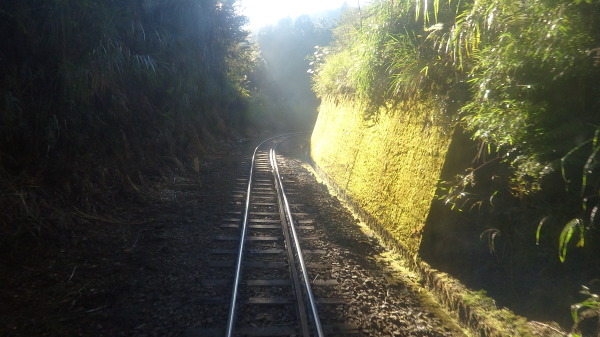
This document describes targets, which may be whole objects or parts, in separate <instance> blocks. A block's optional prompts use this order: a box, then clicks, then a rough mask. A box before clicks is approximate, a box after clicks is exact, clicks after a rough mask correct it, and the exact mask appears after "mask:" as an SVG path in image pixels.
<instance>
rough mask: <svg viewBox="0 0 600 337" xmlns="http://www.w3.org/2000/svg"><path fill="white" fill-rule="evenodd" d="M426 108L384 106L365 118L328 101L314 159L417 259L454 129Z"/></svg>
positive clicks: (314, 140)
mask: <svg viewBox="0 0 600 337" xmlns="http://www.w3.org/2000/svg"><path fill="white" fill-rule="evenodd" d="M436 115H439V108H436V107H435V106H433V105H427V104H424V103H411V105H410V109H409V108H407V106H406V105H405V106H397V107H387V108H382V109H381V110H380V111H379V113H378V114H377V118H374V119H373V118H372V119H368V120H366V119H365V118H364V116H365V111H363V109H362V108H361V106H360V105H359V104H358V103H357V102H351V101H346V102H339V101H338V102H334V101H332V100H323V102H322V103H321V106H320V108H319V116H318V119H317V122H316V125H315V128H314V130H313V133H312V137H311V156H312V158H313V160H314V162H315V164H316V166H317V168H318V170H319V171H321V173H322V174H324V175H326V176H327V177H328V178H329V180H330V182H331V183H332V184H333V185H335V187H336V188H337V189H339V190H340V191H341V192H342V193H344V194H345V197H346V198H348V199H349V200H350V201H351V202H352V203H354V204H355V205H356V206H357V208H359V209H360V210H361V212H362V213H364V214H363V215H364V216H363V217H366V218H368V219H372V221H371V222H373V223H371V224H370V225H371V226H373V225H375V226H376V227H377V226H378V228H377V229H378V230H379V232H380V233H379V234H380V235H383V236H384V237H386V238H388V239H389V240H391V241H393V243H394V244H395V245H399V246H400V248H402V249H403V250H404V251H405V253H407V254H408V255H409V256H413V255H415V254H416V253H417V251H418V249H419V245H420V242H421V236H422V232H423V226H424V224H425V221H426V219H427V215H428V212H429V208H430V205H431V200H432V199H433V197H434V194H435V190H436V186H437V182H438V179H439V176H440V173H441V170H442V166H443V164H444V159H445V157H446V152H447V151H448V146H449V143H450V140H451V136H452V130H448V129H447V128H444V127H443V123H442V122H441V121H438V120H436V119H435V117H434V116H436Z"/></svg>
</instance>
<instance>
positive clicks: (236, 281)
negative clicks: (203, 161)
mask: <svg viewBox="0 0 600 337" xmlns="http://www.w3.org/2000/svg"><path fill="white" fill-rule="evenodd" d="M278 137H281V136H275V137H271V138H268V139H265V140H264V141H262V142H261V143H260V144H258V146H257V147H256V148H255V149H254V152H253V154H252V160H251V164H250V176H249V178H248V189H247V192H246V205H245V208H244V221H243V223H242V233H241V236H240V246H239V251H238V256H237V262H236V267H235V278H234V281H233V292H232V294H231V304H230V306H229V317H228V318H227V332H226V336H227V337H232V336H233V331H234V325H235V312H236V309H237V307H236V304H237V297H238V288H239V284H240V279H241V274H242V260H243V258H244V246H245V243H246V234H247V232H248V214H249V210H250V194H251V189H252V176H253V173H254V161H255V159H256V153H257V152H258V148H260V147H261V146H262V145H263V144H265V143H266V142H268V141H270V140H273V139H275V138H278Z"/></svg>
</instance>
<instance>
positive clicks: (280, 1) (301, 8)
mask: <svg viewBox="0 0 600 337" xmlns="http://www.w3.org/2000/svg"><path fill="white" fill-rule="evenodd" d="M344 3H347V4H348V5H349V6H357V5H358V3H359V0H240V1H239V5H240V8H241V10H242V14H244V15H245V16H247V17H248V19H249V20H250V25H249V26H250V29H252V30H256V29H259V28H261V27H264V26H267V25H271V24H275V23H277V21H279V20H281V19H283V18H286V17H291V18H294V17H297V16H300V15H304V14H314V13H319V12H322V11H326V10H330V9H335V8H340V7H342V6H343V5H344Z"/></svg>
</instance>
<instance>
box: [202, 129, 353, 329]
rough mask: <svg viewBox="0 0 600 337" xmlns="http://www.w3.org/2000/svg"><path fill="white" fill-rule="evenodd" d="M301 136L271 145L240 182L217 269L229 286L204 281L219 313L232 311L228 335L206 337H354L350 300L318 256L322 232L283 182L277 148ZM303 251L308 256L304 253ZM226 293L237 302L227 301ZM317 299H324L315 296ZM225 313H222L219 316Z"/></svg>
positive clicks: (288, 180) (218, 243) (219, 243)
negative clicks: (347, 313) (347, 317)
mask: <svg viewBox="0 0 600 337" xmlns="http://www.w3.org/2000/svg"><path fill="white" fill-rule="evenodd" d="M294 136H295V135H283V136H278V137H273V138H270V139H267V140H266V141H264V142H263V143H261V144H260V145H259V146H257V147H256V149H255V151H254V153H253V155H252V158H250V159H249V160H248V162H247V164H246V165H247V169H248V170H249V173H248V174H247V176H242V177H239V178H238V182H237V186H239V188H238V189H237V190H236V191H235V192H234V199H235V200H236V202H235V206H237V207H235V208H234V209H233V210H232V211H230V212H229V216H228V217H227V218H224V219H223V223H221V224H220V225H219V227H220V228H221V229H222V233H223V235H218V236H216V237H215V238H214V241H215V247H216V248H214V249H212V250H211V254H213V257H212V258H211V267H213V268H215V273H214V274H215V275H226V274H227V271H228V270H230V271H233V274H229V277H225V278H224V279H210V280H204V281H203V282H204V284H205V285H207V286H213V287H219V286H220V291H215V294H217V293H218V294H220V295H222V296H215V297H213V298H208V299H205V300H207V302H212V303H213V304H214V305H220V306H221V310H222V307H223V306H224V305H228V309H227V322H226V324H223V328H212V329H207V330H203V331H198V335H203V336H227V337H231V336H306V337H308V336H319V337H320V336H355V335H358V334H359V330H358V328H357V326H356V325H353V324H349V323H347V322H344V320H343V318H342V317H343V311H344V306H345V305H346V304H347V302H348V299H345V298H340V297H336V296H335V287H336V286H337V285H338V280H337V279H335V278H334V277H333V276H332V275H331V272H330V270H331V266H330V265H329V264H328V263H327V261H326V257H325V255H326V252H325V251H324V250H322V249H318V247H319V246H320V245H319V242H318V241H319V240H320V239H321V238H320V237H319V236H311V232H314V229H315V226H316V224H315V223H314V220H313V219H312V218H311V214H310V213H309V212H306V211H305V210H303V206H304V205H303V204H301V203H298V202H295V201H294V200H295V199H296V198H298V197H301V196H298V195H297V194H298V192H297V191H296V190H294V187H293V184H294V179H293V177H288V176H282V174H281V173H280V165H279V164H278V156H277V153H276V150H277V147H278V146H279V144H281V143H282V142H286V141H289V140H290V139H291V138H293V137H294ZM303 248H304V249H303ZM227 288H228V289H230V295H229V296H227V295H226V291H227ZM315 293H317V294H318V296H316V295H315ZM215 310H219V309H215ZM223 323H224V322H223Z"/></svg>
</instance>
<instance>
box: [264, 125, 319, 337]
mask: <svg viewBox="0 0 600 337" xmlns="http://www.w3.org/2000/svg"><path fill="white" fill-rule="evenodd" d="M290 137H291V136H290ZM286 139H289V137H287V138H283V139H280V140H278V141H277V143H276V144H274V145H273V148H274V147H277V145H279V144H280V143H281V142H283V141H285V140H286ZM269 161H270V164H271V173H272V174H273V182H274V184H275V190H276V192H277V203H278V208H279V216H280V218H281V225H282V229H283V236H284V238H285V242H286V245H285V246H286V252H287V255H288V259H289V261H290V264H289V272H290V274H291V276H292V287H293V288H292V289H293V291H294V295H296V310H297V314H298V321H299V326H300V330H301V336H304V337H310V325H309V323H308V319H307V311H306V306H305V305H304V298H303V296H302V285H301V284H300V276H299V275H298V268H297V266H296V263H295V262H294V259H295V258H294V247H293V245H292V244H291V243H292V240H291V238H290V230H289V222H288V221H287V213H286V211H285V207H284V203H283V197H282V190H281V185H280V182H279V180H278V179H277V175H276V171H275V167H274V166H273V159H272V158H271V154H269Z"/></svg>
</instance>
